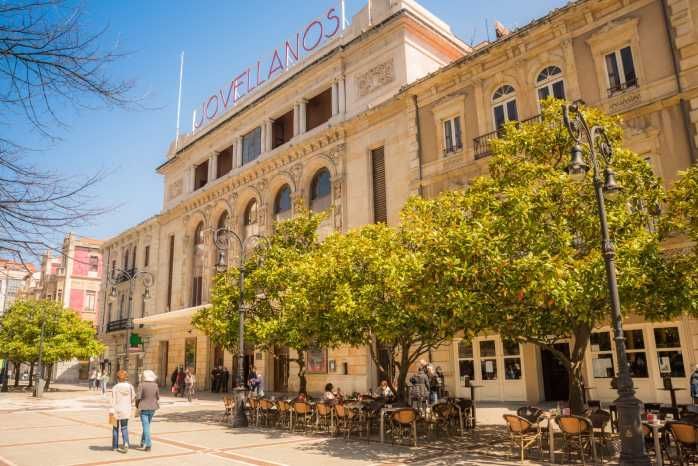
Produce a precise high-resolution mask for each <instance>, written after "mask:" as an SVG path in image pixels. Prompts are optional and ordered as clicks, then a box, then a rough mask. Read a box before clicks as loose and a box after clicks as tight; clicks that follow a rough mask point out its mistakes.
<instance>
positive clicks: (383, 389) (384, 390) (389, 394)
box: [378, 380, 395, 402]
mask: <svg viewBox="0 0 698 466" xmlns="http://www.w3.org/2000/svg"><path fill="white" fill-rule="evenodd" d="M378 396H380V397H381V398H384V399H385V401H387V402H390V401H392V400H393V398H395V394H394V393H393V391H392V390H391V389H390V387H389V386H388V381H387V380H381V384H380V385H379V386H378Z"/></svg>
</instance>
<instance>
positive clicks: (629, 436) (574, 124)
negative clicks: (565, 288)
mask: <svg viewBox="0 0 698 466" xmlns="http://www.w3.org/2000/svg"><path fill="white" fill-rule="evenodd" d="M562 115H563V118H564V122H565V126H566V127H567V130H568V131H569V133H570V135H571V136H572V139H573V140H574V142H575V145H574V147H573V148H572V154H571V156H572V157H571V161H570V164H569V166H568V167H567V171H568V173H569V175H570V176H571V177H572V178H573V179H575V180H579V181H581V180H583V179H584V178H585V176H586V174H587V172H588V171H589V168H590V167H589V165H587V163H586V162H585V161H584V155H583V153H582V145H585V146H586V147H587V149H588V152H589V159H590V162H591V169H592V174H593V181H594V191H595V193H596V203H597V207H598V212H599V222H600V226H601V251H602V252H603V256H604V260H605V263H606V279H607V281H608V291H609V295H610V298H611V310H612V319H613V330H614V334H615V338H614V339H615V341H616V351H617V353H618V365H619V366H620V367H619V369H618V379H617V390H618V399H617V400H616V406H617V408H618V432H619V434H620V439H621V452H620V464H621V465H649V464H650V460H649V457H648V456H647V453H646V451H645V443H644V438H643V435H642V428H641V420H640V411H641V407H642V402H641V401H640V400H639V399H637V397H635V389H634V387H633V379H632V378H631V377H630V370H629V368H628V357H627V354H626V351H625V337H624V336H623V320H622V319H623V318H622V315H621V311H620V299H619V297H618V283H617V281H616V266H615V260H614V257H615V251H614V248H613V242H612V241H611V238H610V235H609V233H608V221H607V218H606V206H605V203H604V193H605V194H606V197H608V198H609V199H613V198H614V197H615V196H616V195H617V194H619V193H620V191H621V187H620V185H619V184H618V183H617V182H616V179H615V174H614V173H613V169H612V165H611V164H612V162H613V150H612V148H611V142H610V140H609V139H608V136H607V135H606V132H605V130H604V128H603V127H601V126H593V127H591V128H590V127H589V125H588V124H587V121H586V119H585V118H584V115H583V114H582V112H581V110H580V108H579V105H578V104H577V103H574V104H572V105H567V104H565V105H563V107H562ZM597 148H598V154H597ZM599 154H600V157H599V156H598V155H599ZM601 163H603V164H604V167H603V180H602V179H601V171H602V170H601V168H602V167H601Z"/></svg>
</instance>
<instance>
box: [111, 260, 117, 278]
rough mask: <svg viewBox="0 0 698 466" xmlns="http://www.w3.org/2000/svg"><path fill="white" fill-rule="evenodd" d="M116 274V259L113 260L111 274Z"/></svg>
mask: <svg viewBox="0 0 698 466" xmlns="http://www.w3.org/2000/svg"><path fill="white" fill-rule="evenodd" d="M115 274H116V260H113V261H111V276H112V277H113V276H114V275H115Z"/></svg>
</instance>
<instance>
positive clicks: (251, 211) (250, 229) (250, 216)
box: [243, 199, 258, 238]
mask: <svg viewBox="0 0 698 466" xmlns="http://www.w3.org/2000/svg"><path fill="white" fill-rule="evenodd" d="M257 220H258V218H257V200H256V199H252V200H251V201H250V202H248V203H247V207H246V208H245V215H244V218H243V222H244V227H245V238H247V237H249V236H252V235H254V234H257Z"/></svg>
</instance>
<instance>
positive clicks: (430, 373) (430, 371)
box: [427, 365, 439, 405]
mask: <svg viewBox="0 0 698 466" xmlns="http://www.w3.org/2000/svg"><path fill="white" fill-rule="evenodd" d="M427 377H429V403H430V404H432V405H433V404H436V402H438V401H439V377H438V376H437V375H436V371H435V370H434V367H433V366H432V365H429V366H427Z"/></svg>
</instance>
